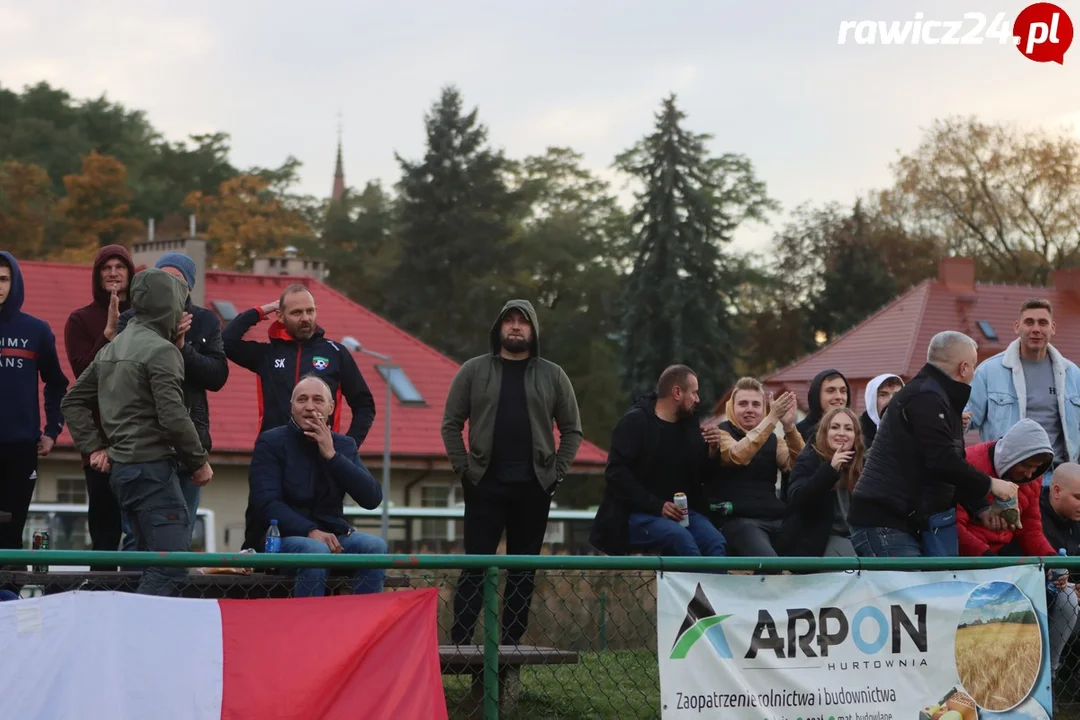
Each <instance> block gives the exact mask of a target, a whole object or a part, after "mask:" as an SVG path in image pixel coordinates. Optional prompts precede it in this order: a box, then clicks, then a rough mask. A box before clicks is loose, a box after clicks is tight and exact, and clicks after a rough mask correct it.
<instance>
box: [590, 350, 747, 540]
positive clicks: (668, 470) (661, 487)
mask: <svg viewBox="0 0 1080 720" xmlns="http://www.w3.org/2000/svg"><path fill="white" fill-rule="evenodd" d="M697 405H698V379H697V375H696V374H695V373H694V371H693V370H691V369H690V368H688V367H686V366H685V365H672V366H671V367H669V368H667V369H666V370H664V372H663V373H662V374H661V375H660V380H659V381H658V382H657V384H656V392H655V393H650V394H649V395H646V396H644V397H642V398H641V399H639V400H638V401H637V402H636V403H634V406H633V407H631V408H630V410H629V411H627V413H626V414H625V415H623V416H622V419H621V420H619V423H618V424H617V425H616V426H615V430H614V431H612V433H611V450H610V451H609V452H608V462H607V469H606V470H605V471H604V479H605V481H606V487H605V488H604V498H603V500H602V501H601V502H600V507H599V508H597V511H596V519H595V520H594V521H593V527H592V533H591V537H590V538H589V541H590V542H591V543H592V544H593V546H595V547H596V548H597V549H598V550H600V551H602V552H605V553H607V554H608V555H625V554H626V553H627V552H629V551H630V550H631V549H632V548H635V547H636V548H639V549H643V548H646V547H648V546H660V548H661V552H663V553H664V554H669V555H677V556H690V557H698V556H706V557H723V556H724V555H726V554H727V550H726V543H725V541H724V536H723V534H722V533H721V532H720V531H719V530H717V529H716V528H715V527H713V525H712V523H710V522H709V518H708V507H707V505H706V500H705V492H704V485H703V483H704V480H705V477H706V475H707V474H708V471H709V467H710V462H709V460H710V455H713V456H714V455H715V454H716V450H717V448H718V447H719V431H718V430H717V429H716V428H710V429H709V431H708V432H709V433H710V435H709V436H708V437H709V438H711V439H712V441H713V442H712V443H711V444H710V443H709V442H708V441H707V440H706V436H704V431H702V429H701V428H700V427H699V426H698V424H697V422H696V421H695V419H694V410H695V409H696V408H697ZM675 493H683V494H684V495H686V500H687V505H688V507H687V512H686V513H685V516H686V517H687V519H688V520H689V524H688V525H687V526H686V527H683V526H682V525H681V524H680V521H681V520H682V519H683V517H684V513H683V512H682V511H681V510H680V509H679V508H678V506H677V505H675V502H674V496H675Z"/></svg>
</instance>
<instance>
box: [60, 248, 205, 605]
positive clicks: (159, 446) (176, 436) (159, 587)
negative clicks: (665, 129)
mask: <svg viewBox="0 0 1080 720" xmlns="http://www.w3.org/2000/svg"><path fill="white" fill-rule="evenodd" d="M129 294H130V297H131V307H132V308H133V309H134V310H135V316H134V317H133V318H132V319H131V322H130V323H129V325H128V327H127V329H126V330H125V331H124V332H123V333H120V334H119V335H117V336H116V338H115V339H114V340H113V341H112V342H110V343H109V344H108V345H106V346H105V347H104V348H102V349H101V350H100V351H99V352H98V354H97V356H96V357H95V358H94V361H93V362H92V363H91V364H90V367H88V368H87V369H86V371H84V372H83V373H82V375H80V376H79V379H78V380H77V381H76V383H75V385H74V387H72V388H71V390H70V392H68V394H67V396H66V397H65V398H64V402H63V405H62V406H61V409H62V410H63V413H64V417H65V418H66V419H67V422H68V427H69V429H70V430H71V437H72V439H74V441H75V446H76V447H77V448H78V449H79V450H80V451H81V452H82V453H84V454H86V455H88V456H90V465H91V467H93V468H94V469H96V470H98V471H100V472H109V473H110V485H111V486H112V490H113V493H114V494H115V495H116V498H117V500H119V501H120V507H121V509H123V511H124V512H125V513H127V514H128V516H129V517H130V518H131V522H132V529H133V530H134V532H135V538H136V543H137V547H138V549H139V550H150V551H154V552H187V551H188V550H190V548H191V535H190V533H189V532H188V510H187V503H186V502H185V501H184V496H183V494H182V492H181V491H180V480H179V478H178V477H177V468H178V463H179V464H180V465H182V466H183V467H184V468H185V469H187V470H189V471H191V472H192V482H193V483H194V484H196V485H198V486H203V485H205V484H206V483H208V482H210V478H211V477H213V471H212V470H211V469H210V463H209V462H208V456H207V453H206V451H205V450H204V449H203V446H202V442H200V440H199V435H198V433H197V432H196V430H195V425H194V424H193V423H192V422H191V417H190V415H189V414H188V411H187V408H186V407H185V405H184V393H183V387H182V385H183V380H184V359H183V355H181V353H180V348H179V346H178V345H179V344H182V343H183V337H182V336H180V335H178V328H179V326H180V321H181V319H182V318H183V315H184V307H185V303H186V302H187V297H188V288H187V286H186V285H185V284H184V283H183V281H181V280H179V279H178V278H175V277H173V276H172V275H170V274H168V273H166V272H164V271H162V270H158V269H151V270H145V271H143V272H141V273H139V274H138V275H136V276H135V278H134V280H132V282H131V289H130V293H129ZM95 410H96V411H97V412H98V415H99V417H100V418H101V426H100V429H99V428H98V425H97V424H95V423H94V411H95ZM186 574H187V571H186V570H185V569H184V568H148V569H147V570H146V571H145V572H144V573H143V576H142V579H141V580H140V582H139V592H140V593H142V594H144V595H176V594H178V592H179V587H178V582H179V581H180V580H182V579H183V578H184V577H185V576H186Z"/></svg>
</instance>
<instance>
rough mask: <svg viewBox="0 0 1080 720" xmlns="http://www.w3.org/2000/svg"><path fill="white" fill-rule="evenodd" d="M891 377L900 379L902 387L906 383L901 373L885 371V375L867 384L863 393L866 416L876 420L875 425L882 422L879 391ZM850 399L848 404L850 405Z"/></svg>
mask: <svg viewBox="0 0 1080 720" xmlns="http://www.w3.org/2000/svg"><path fill="white" fill-rule="evenodd" d="M891 378H896V379H897V380H899V381H900V385H901V387H902V386H903V384H904V380H903V378H901V377H900V376H899V375H893V374H892V373H885V374H884V375H878V376H877V377H876V378H874V379H873V380H871V381H870V382H869V383H867V385H866V392H865V393H864V394H863V400H864V401H865V402H866V416H867V417H869V418H870V419H871V420H873V421H874V424H875V425H880V424H881V416H880V415H878V411H877V391H878V389H879V388H880V387H881V386H882V384H883V383H884V382H885V381H886V380H889V379H891ZM850 404H851V402H850V399H849V401H848V405H850Z"/></svg>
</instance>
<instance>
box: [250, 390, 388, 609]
mask: <svg viewBox="0 0 1080 720" xmlns="http://www.w3.org/2000/svg"><path fill="white" fill-rule="evenodd" d="M291 406H292V410H291V418H290V420H289V422H288V423H287V424H286V425H284V426H280V427H277V428H273V429H272V430H269V431H267V432H264V433H262V434H261V435H259V439H258V440H257V441H256V442H255V450H254V452H253V453H252V455H251V466H250V468H249V474H248V484H249V491H250V495H249V501H248V507H249V508H250V509H251V513H250V515H249V519H250V520H251V522H249V523H248V528H247V532H248V543H249V545H254V544H257V543H258V541H260V540H262V541H263V542H265V540H264V538H265V537H266V531H267V529H268V528H269V527H270V524H271V522H276V523H277V526H278V532H280V533H281V552H283V553H320V554H326V553H335V554H340V553H349V554H353V555H385V554H386V543H385V542H384V541H383V539H382V538H380V537H376V536H375V535H368V534H366V533H361V532H356V530H355V528H353V526H352V525H351V524H350V523H349V521H348V520H346V519H345V514H344V512H343V507H344V506H343V504H342V503H343V500H344V498H345V494H346V493H348V495H349V496H350V497H351V498H352V499H353V500H355V501H356V503H357V504H358V505H359V506H360V507H363V508H367V509H369V510H374V509H375V508H377V507H379V504H380V503H381V502H382V501H383V496H382V488H381V487H379V484H378V483H377V482H375V478H373V477H372V476H371V473H370V472H368V469H367V468H366V467H365V466H364V463H363V461H362V460H360V456H359V454H358V453H357V447H356V441H355V440H353V439H352V438H351V437H349V436H347V435H341V434H340V433H335V432H332V431H331V430H330V428H329V427H328V425H327V422H326V419H327V418H328V417H329V416H330V415H332V414H333V412H334V401H333V399H332V398H331V396H330V388H329V386H328V385H327V384H326V382H325V381H324V380H323V379H322V378H320V377H317V376H314V377H313V376H311V375H306V376H304V377H303V378H301V379H300V382H298V383H297V384H296V387H295V388H293V392H292V400H291ZM262 549H265V545H264V546H263V548H262ZM328 575H329V571H328V570H327V569H326V568H315V567H310V568H303V569H301V570H299V571H297V573H296V585H295V587H294V589H293V597H321V596H323V595H325V594H326V578H327V576H328ZM385 578H386V571H385V570H383V569H382V568H366V569H361V570H357V571H356V572H355V573H354V575H353V593H354V594H357V595H360V594H364V593H377V592H381V591H382V589H383V583H384V581H385Z"/></svg>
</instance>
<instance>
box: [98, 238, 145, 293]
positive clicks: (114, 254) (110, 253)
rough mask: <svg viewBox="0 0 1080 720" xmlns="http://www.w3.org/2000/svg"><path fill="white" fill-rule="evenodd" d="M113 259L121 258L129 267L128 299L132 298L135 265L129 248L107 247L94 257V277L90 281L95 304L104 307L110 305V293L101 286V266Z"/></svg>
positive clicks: (120, 246) (119, 246) (121, 246)
mask: <svg viewBox="0 0 1080 720" xmlns="http://www.w3.org/2000/svg"><path fill="white" fill-rule="evenodd" d="M113 258H119V259H120V260H122V261H123V262H124V264H125V265H127V269H128V283H129V286H128V297H130V296H131V286H130V283H132V282H133V281H134V279H135V263H134V262H132V260H131V255H130V254H129V253H128V251H127V248H125V247H124V246H123V245H106V246H105V247H103V248H101V249H100V250H98V251H97V255H95V256H94V275H93V277H92V278H91V279H90V282H91V288H92V289H93V293H94V302H96V303H101V304H102V305H108V304H109V293H108V292H107V291H106V290H105V288H104V287H102V285H101V266H102V265H104V264H105V263H107V262H108V261H109V260H111V259H113Z"/></svg>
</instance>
